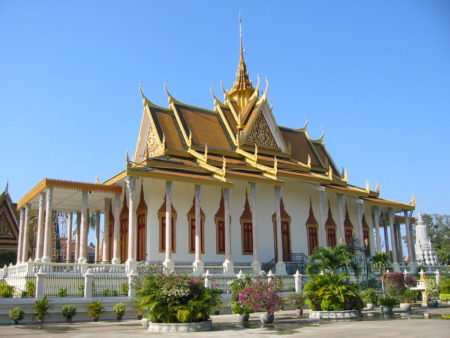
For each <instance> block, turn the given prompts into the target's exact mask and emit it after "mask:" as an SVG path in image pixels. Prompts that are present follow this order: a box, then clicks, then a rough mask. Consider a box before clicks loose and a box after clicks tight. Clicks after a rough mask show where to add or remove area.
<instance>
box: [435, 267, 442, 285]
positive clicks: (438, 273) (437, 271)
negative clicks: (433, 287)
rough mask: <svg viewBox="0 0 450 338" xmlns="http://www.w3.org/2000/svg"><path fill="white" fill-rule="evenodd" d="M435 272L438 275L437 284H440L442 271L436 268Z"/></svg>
mask: <svg viewBox="0 0 450 338" xmlns="http://www.w3.org/2000/svg"><path fill="white" fill-rule="evenodd" d="M434 274H435V275H436V284H437V285H439V284H440V283H441V272H440V271H439V270H436V272H435V273H434Z"/></svg>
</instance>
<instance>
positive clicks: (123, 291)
mask: <svg viewBox="0 0 450 338" xmlns="http://www.w3.org/2000/svg"><path fill="white" fill-rule="evenodd" d="M120 293H121V294H123V295H128V283H122V284H120Z"/></svg>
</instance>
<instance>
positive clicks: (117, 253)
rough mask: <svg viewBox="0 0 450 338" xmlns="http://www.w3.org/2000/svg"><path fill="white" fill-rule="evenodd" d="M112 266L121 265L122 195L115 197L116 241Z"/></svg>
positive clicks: (114, 242) (114, 241)
mask: <svg viewBox="0 0 450 338" xmlns="http://www.w3.org/2000/svg"><path fill="white" fill-rule="evenodd" d="M111 263H112V264H119V263H120V195H119V194H116V195H114V240H113V258H112V260H111Z"/></svg>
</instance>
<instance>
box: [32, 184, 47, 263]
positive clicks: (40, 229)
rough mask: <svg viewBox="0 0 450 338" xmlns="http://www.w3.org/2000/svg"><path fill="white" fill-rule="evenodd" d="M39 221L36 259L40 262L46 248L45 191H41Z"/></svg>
mask: <svg viewBox="0 0 450 338" xmlns="http://www.w3.org/2000/svg"><path fill="white" fill-rule="evenodd" d="M37 222H38V223H37V239H36V253H35V257H34V261H35V262H40V261H41V260H42V253H43V250H44V224H45V223H44V222H45V192H41V193H40V195H39V210H38V220H37Z"/></svg>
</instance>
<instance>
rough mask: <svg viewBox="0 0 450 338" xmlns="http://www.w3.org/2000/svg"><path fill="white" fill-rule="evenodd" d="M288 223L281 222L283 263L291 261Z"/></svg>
mask: <svg viewBox="0 0 450 338" xmlns="http://www.w3.org/2000/svg"><path fill="white" fill-rule="evenodd" d="M289 230H290V229H289V222H286V221H283V222H281V234H282V236H281V239H282V244H283V261H284V262H290V261H291V234H290V231H289Z"/></svg>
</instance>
